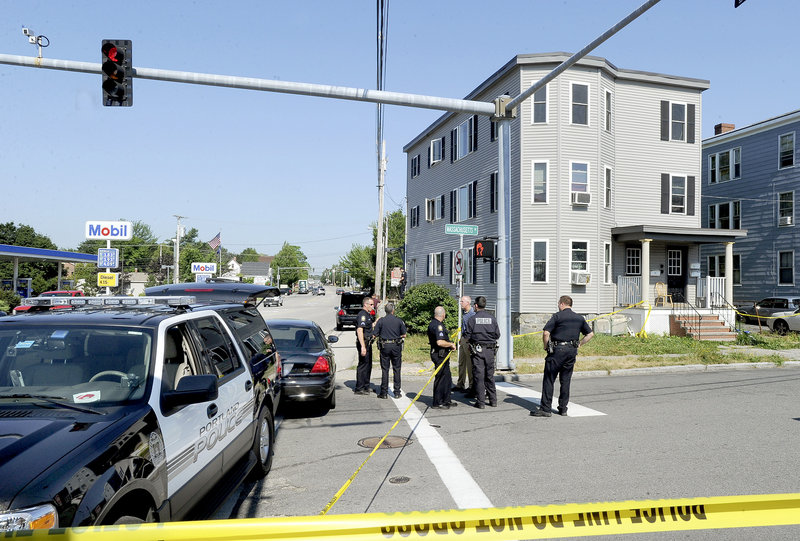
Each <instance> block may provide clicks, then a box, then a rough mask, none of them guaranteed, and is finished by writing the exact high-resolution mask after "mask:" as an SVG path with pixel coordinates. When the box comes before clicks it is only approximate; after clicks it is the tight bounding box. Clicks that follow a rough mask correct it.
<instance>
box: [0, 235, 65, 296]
mask: <svg viewBox="0 0 800 541" xmlns="http://www.w3.org/2000/svg"><path fill="white" fill-rule="evenodd" d="M0 244H10V245H12V246H26V247H29V248H46V249H49V250H57V249H58V246H56V245H55V244H54V243H53V241H51V240H50V238H48V237H46V236H45V235H41V234H39V233H37V232H36V230H34V229H33V228H32V227H31V226H29V225H23V224H20V225H19V226H17V225H15V224H14V222H7V223H4V224H0ZM0 277H2V278H4V279H12V278H13V277H14V263H13V262H12V261H10V260H9V261H0ZM18 277H19V278H31V279H32V287H33V293H34V295H38V294H40V293H42V292H43V291H48V290H53V289H55V288H56V287H57V286H58V263H57V262H55V261H53V262H50V261H45V260H39V261H20V263H19V267H18Z"/></svg>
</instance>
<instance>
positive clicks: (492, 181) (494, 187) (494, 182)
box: [489, 173, 497, 212]
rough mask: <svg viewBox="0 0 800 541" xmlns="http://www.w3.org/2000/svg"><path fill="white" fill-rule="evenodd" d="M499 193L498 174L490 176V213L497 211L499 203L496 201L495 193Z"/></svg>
mask: <svg viewBox="0 0 800 541" xmlns="http://www.w3.org/2000/svg"><path fill="white" fill-rule="evenodd" d="M496 191H497V174H496V173H492V174H491V175H489V211H490V212H495V211H496V210H497V201H496V200H495V196H494V194H495V192H496Z"/></svg>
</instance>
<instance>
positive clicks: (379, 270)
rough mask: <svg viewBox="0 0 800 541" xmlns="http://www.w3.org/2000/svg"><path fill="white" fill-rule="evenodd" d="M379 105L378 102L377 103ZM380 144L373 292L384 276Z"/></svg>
mask: <svg viewBox="0 0 800 541" xmlns="http://www.w3.org/2000/svg"><path fill="white" fill-rule="evenodd" d="M378 107H380V104H379V105H378ZM379 144H381V150H380V154H379V156H378V228H377V231H376V233H377V234H376V238H375V244H376V245H375V293H376V294H377V293H378V292H379V291H380V290H381V283H382V282H383V277H384V274H385V272H384V268H383V249H384V244H383V221H384V219H383V181H384V177H385V174H386V141H383V140H381V141H379Z"/></svg>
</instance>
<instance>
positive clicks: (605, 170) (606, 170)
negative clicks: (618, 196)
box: [603, 165, 614, 209]
mask: <svg viewBox="0 0 800 541" xmlns="http://www.w3.org/2000/svg"><path fill="white" fill-rule="evenodd" d="M609 172H610V173H611V186H609V188H610V189H609V190H607V189H606V178H607V176H608V173H609ZM607 192H610V197H608V196H607V195H606V193H607ZM609 198H610V199H611V200H610V201H608V200H607V199H609ZM613 202H614V169H613V168H612V167H609V166H607V165H606V166H604V167H603V208H606V209H610V208H611V206H612V204H613Z"/></svg>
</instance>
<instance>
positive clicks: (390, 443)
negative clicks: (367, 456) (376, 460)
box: [358, 436, 413, 449]
mask: <svg viewBox="0 0 800 541" xmlns="http://www.w3.org/2000/svg"><path fill="white" fill-rule="evenodd" d="M381 437H382V436H375V437H372V438H364V439H363V440H359V441H358V444H359V445H360V446H361V447H366V448H367V449H374V448H375V446H376V445H378V442H379V441H381ZM412 441H413V440H410V439H408V438H401V437H400V436H387V437H386V439H385V440H383V442H381V446H380V447H379V449H394V448H395V447H403V446H404V445H408V444H409V443H411V442H412Z"/></svg>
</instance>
